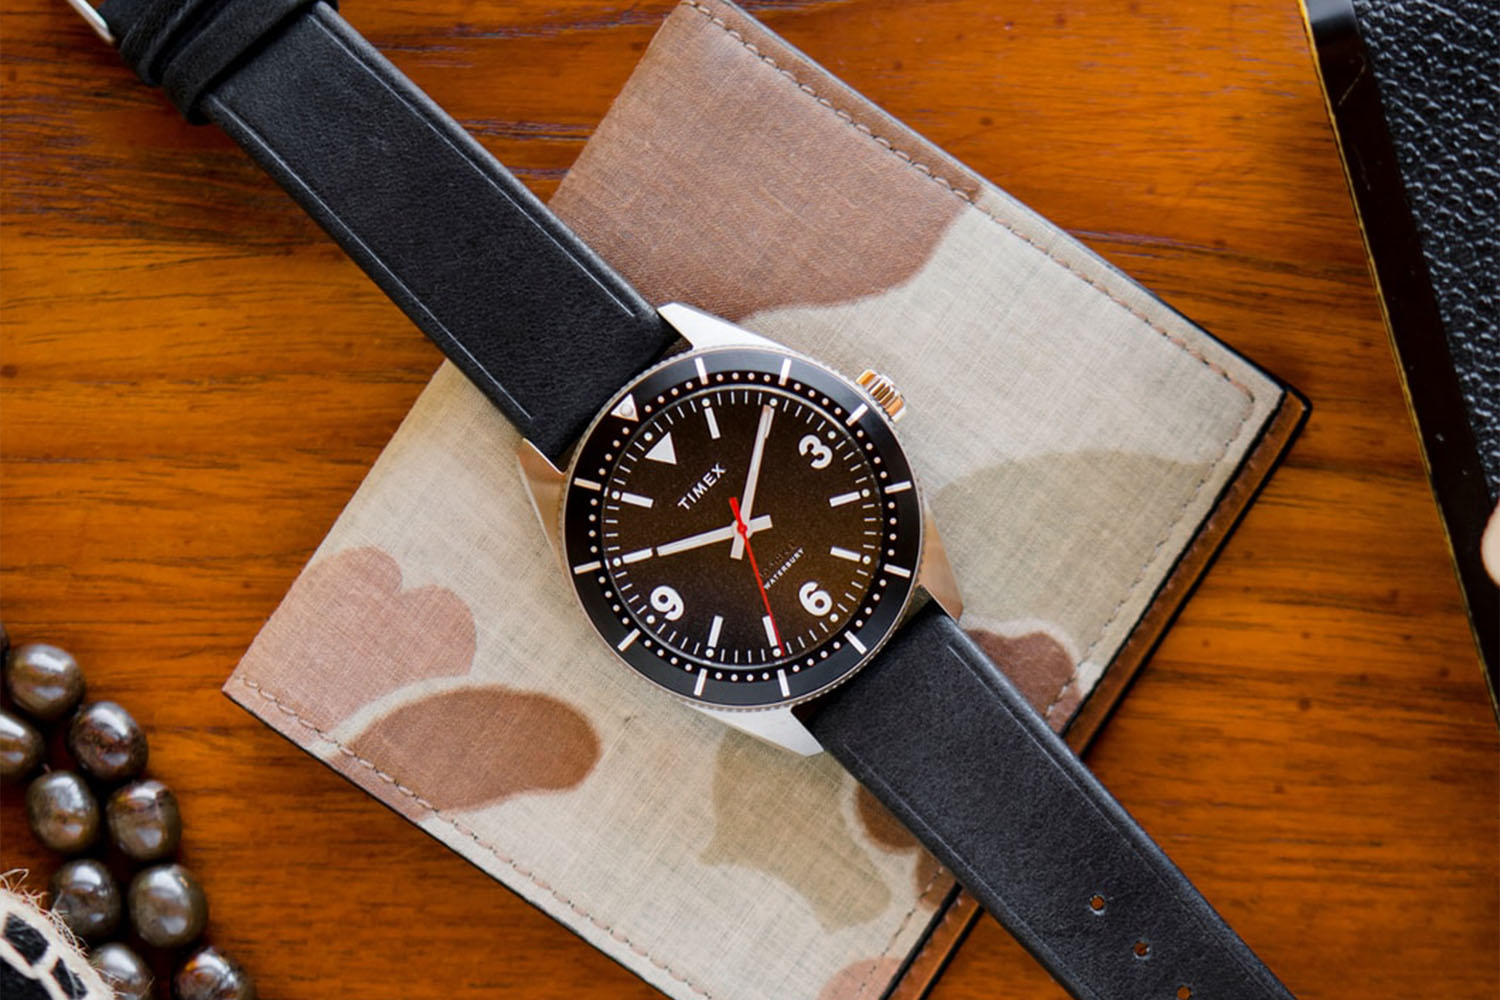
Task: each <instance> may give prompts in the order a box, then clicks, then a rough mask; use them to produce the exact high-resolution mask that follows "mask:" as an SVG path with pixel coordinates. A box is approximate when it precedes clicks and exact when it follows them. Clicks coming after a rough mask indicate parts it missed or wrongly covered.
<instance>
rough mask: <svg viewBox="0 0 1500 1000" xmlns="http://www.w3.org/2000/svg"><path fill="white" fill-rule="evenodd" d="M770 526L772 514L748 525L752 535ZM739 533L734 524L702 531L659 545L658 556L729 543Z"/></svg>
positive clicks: (754, 519) (751, 521)
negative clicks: (718, 543)
mask: <svg viewBox="0 0 1500 1000" xmlns="http://www.w3.org/2000/svg"><path fill="white" fill-rule="evenodd" d="M770 526H771V515H770V514H762V515H761V516H760V517H755V518H751V519H750V523H749V524H748V525H747V527H748V528H749V529H750V533H751V534H754V533H755V532H757V531H764V530H766V529H767V528H769V527H770ZM738 531H739V529H738V528H736V527H735V525H733V524H726V525H725V526H724V527H722V528H714V529H713V530H712V531H700V532H698V534H696V535H689V536H687V537H686V538H679V539H677V541H675V542H667V543H666V544H665V545H658V546H657V547H656V554H657V555H658V556H670V555H675V554H677V553H678V552H686V551H688V550H689V549H696V548H699V547H701V546H704V545H713V544H714V543H716V542H727V541H729V540H730V539H731V538H735V537H737V535H738Z"/></svg>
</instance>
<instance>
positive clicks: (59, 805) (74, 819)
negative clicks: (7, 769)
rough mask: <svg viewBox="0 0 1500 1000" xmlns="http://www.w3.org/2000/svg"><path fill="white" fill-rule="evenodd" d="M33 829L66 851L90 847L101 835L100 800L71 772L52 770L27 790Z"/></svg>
mask: <svg viewBox="0 0 1500 1000" xmlns="http://www.w3.org/2000/svg"><path fill="white" fill-rule="evenodd" d="M26 819H27V821H28V822H29V823H30V824H31V832H32V833H34V834H36V838H37V839H38V840H40V841H41V842H42V843H43V844H45V845H46V846H47V847H50V848H52V850H54V851H60V852H62V853H63V854H77V853H78V852H79V851H83V850H87V849H88V847H89V845H90V844H92V843H93V842H94V839H95V838H96V837H98V835H99V803H98V802H96V801H95V800H94V793H93V792H91V791H89V786H88V785H86V784H84V783H83V779H82V778H80V777H79V776H78V775H76V774H74V773H73V772H72V771H49V772H48V773H46V774H44V775H42V776H41V777H40V778H37V779H36V780H35V781H33V782H32V783H31V785H30V786H29V787H28V788H27V789H26Z"/></svg>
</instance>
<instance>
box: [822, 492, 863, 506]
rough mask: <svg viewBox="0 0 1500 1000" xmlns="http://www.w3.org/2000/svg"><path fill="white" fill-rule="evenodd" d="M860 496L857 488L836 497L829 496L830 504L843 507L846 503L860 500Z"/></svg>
mask: <svg viewBox="0 0 1500 1000" xmlns="http://www.w3.org/2000/svg"><path fill="white" fill-rule="evenodd" d="M859 497H860V493H859V490H855V491H854V492H853V493H840V494H839V495H838V496H836V497H829V498H828V506H830V507H842V506H844V504H846V503H853V502H854V501H856V500H858V499H859Z"/></svg>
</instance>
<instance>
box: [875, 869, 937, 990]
mask: <svg viewBox="0 0 1500 1000" xmlns="http://www.w3.org/2000/svg"><path fill="white" fill-rule="evenodd" d="M917 850H918V851H921V852H922V853H928V852H927V849H926V848H924V847H918V848H917ZM947 873H948V870H947V869H946V868H944V867H943V866H942V865H938V866H937V867H936V868H934V869H933V872H932V877H931V878H929V879H928V880H927V884H926V885H924V886H922V891H921V892H919V893H917V898H916V899H915V900H914V901H913V902H912V904H911V909H909V910H907V911H906V916H904V917H902V918H901V923H899V924H897V925H896V929H895V931H893V932H892V933H891V939H890V940H889V941H887V942H886V943H885V947H884V948H882V949H880V957H881V958H886V957H888V956H889V955H890V953H891V951H892V950H893V949H894V948H895V947H896V942H897V941H898V940H900V938H901V935H902V934H903V933H905V931H906V925H907V924H909V923H911V918H912V917H913V916H914V915H915V914H916V912H917V908H918V907H920V906H921V905H922V903H923V902H924V901H925V900H926V899H927V894H928V893H930V892H932V887H933V886H934V885H937V880H938V879H939V878H941V877H942V876H943V875H945V874H947ZM879 970H880V967H879V965H876V964H872V965H871V966H870V971H869V972H866V973H865V977H864V978H863V979H861V980H860V981H859V986H857V987H856V988H855V990H854V997H855V1000H859V998H860V997H862V996H864V995H865V989H866V988H867V987H868V986H869V985H870V980H872V979H874V978H875V973H876V972H878V971H879ZM886 985H887V986H889V985H890V984H889V983H887V984H886Z"/></svg>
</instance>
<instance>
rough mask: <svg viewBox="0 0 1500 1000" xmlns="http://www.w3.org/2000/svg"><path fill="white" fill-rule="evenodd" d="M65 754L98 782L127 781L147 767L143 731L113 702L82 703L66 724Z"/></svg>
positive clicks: (128, 714) (129, 715)
mask: <svg viewBox="0 0 1500 1000" xmlns="http://www.w3.org/2000/svg"><path fill="white" fill-rule="evenodd" d="M67 742H68V753H70V754H72V755H73V759H74V760H76V761H78V766H79V767H81V768H83V769H84V770H85V771H87V772H88V773H89V774H92V775H93V776H94V777H96V778H98V779H99V780H100V781H110V782H113V781H129V780H130V779H131V778H134V777H135V776H136V775H138V774H140V773H141V771H143V770H145V768H146V733H145V731H144V730H143V729H141V726H140V723H138V722H136V721H135V719H134V718H133V717H132V716H131V714H130V713H129V712H127V711H125V710H124V709H123V708H121V707H120V706H119V705H116V704H115V703H114V702H112V701H96V702H94V703H93V704H92V705H85V706H83V709H82V710H81V711H80V712H79V713H78V714H77V715H75V716H73V721H72V723H71V724H69V726H68V741H67Z"/></svg>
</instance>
